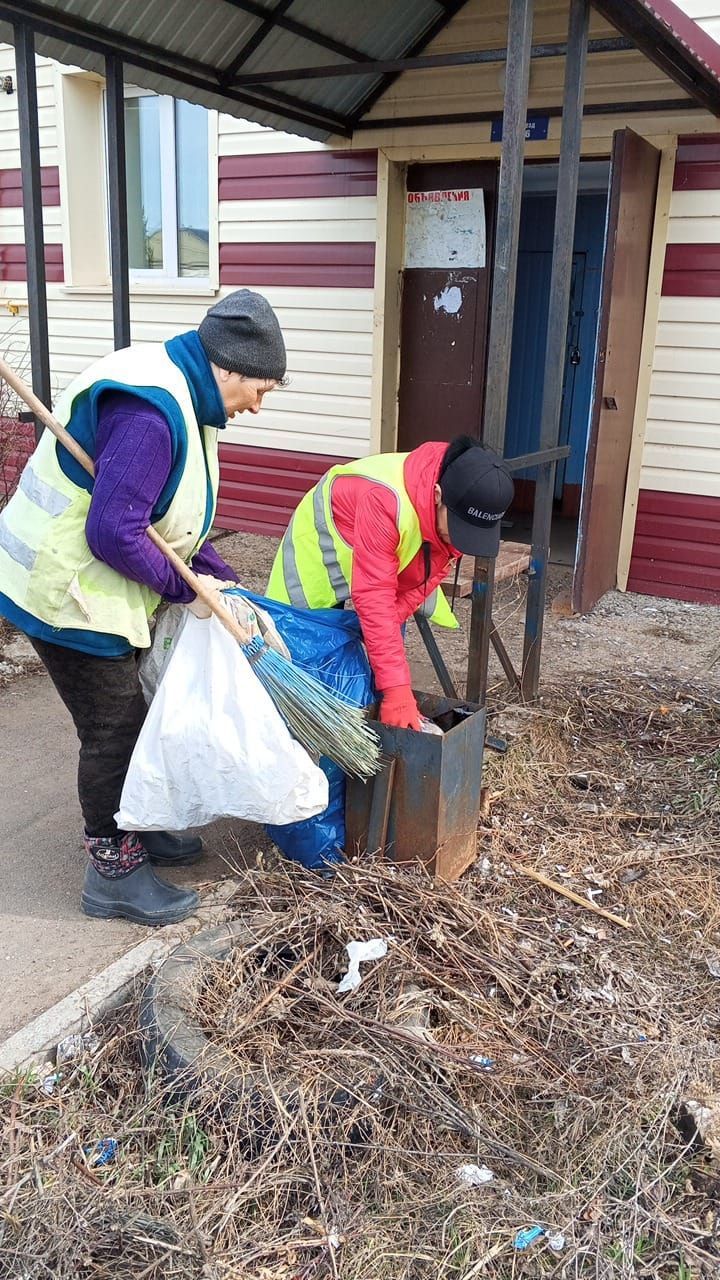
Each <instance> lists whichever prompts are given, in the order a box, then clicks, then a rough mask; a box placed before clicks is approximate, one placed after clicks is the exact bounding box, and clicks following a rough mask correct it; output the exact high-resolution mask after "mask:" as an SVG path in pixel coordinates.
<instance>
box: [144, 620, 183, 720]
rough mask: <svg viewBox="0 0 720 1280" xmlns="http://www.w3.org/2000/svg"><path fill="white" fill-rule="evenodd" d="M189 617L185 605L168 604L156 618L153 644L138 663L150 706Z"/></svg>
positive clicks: (145, 695) (145, 696)
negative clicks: (174, 646)
mask: <svg viewBox="0 0 720 1280" xmlns="http://www.w3.org/2000/svg"><path fill="white" fill-rule="evenodd" d="M187 616H188V610H187V609H186V608H185V605H183V604H168V605H165V606H164V607H163V608H162V609H159V610H158V612H157V614H156V616H155V627H154V629H153V634H152V644H151V645H150V648H149V649H146V650H145V652H144V653H143V654H142V656H141V658H140V661H139V663H138V677H139V679H140V685H141V688H142V691H143V696H144V698H145V701H146V702H147V704H148V706H149V705H150V703H151V702H152V700H153V698H154V697H155V694H156V693H157V691H158V685H159V684H160V681H161V680H162V678H163V672H164V671H165V668H166V666H167V664H168V662H169V660H170V654H171V653H172V650H173V645H174V644H175V641H176V640H177V638H178V636H179V635H180V630H181V628H182V626H183V624H184V622H185V619H186V618H187Z"/></svg>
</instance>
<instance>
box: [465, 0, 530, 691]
mask: <svg viewBox="0 0 720 1280" xmlns="http://www.w3.org/2000/svg"><path fill="white" fill-rule="evenodd" d="M532 26H533V0H510V12H509V15H508V38H507V55H506V62H505V96H504V102H503V140H502V150H501V154H500V178H499V183H498V199H497V218H496V226H495V255H494V262H493V281H492V309H491V313H490V333H489V337H488V364H487V368H488V373H487V385H486V389H485V412H484V416H483V429H482V438H483V442H484V443H485V444H486V445H487V446H488V447H489V448H491V449H495V450H496V452H497V453H500V454H502V452H503V450H504V447H505V419H506V417H507V399H508V384H509V379H510V349H511V345H512V329H513V314H514V310H515V279H516V275H517V253H518V239H519V235H520V204H521V201H522V175H523V161H524V157H525V124H526V119H527V101H528V84H529V79H530V58H531V49H532ZM494 589H495V561H494V560H492V559H488V558H487V557H483V558H478V559H476V560H475V568H474V571H473V587H472V609H471V616H470V651H469V654H468V669H467V696H468V698H469V699H470V701H472V702H478V703H480V704H481V705H482V706H484V705H485V698H486V692H487V673H488V661H489V657H490V644H491V637H492V633H493V625H492V606H493V595H494Z"/></svg>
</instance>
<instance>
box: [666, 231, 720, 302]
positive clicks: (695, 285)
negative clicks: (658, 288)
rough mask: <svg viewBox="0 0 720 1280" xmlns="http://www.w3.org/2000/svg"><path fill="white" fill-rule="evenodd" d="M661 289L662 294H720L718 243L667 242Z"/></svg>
mask: <svg viewBox="0 0 720 1280" xmlns="http://www.w3.org/2000/svg"><path fill="white" fill-rule="evenodd" d="M662 292H663V294H664V295H665V296H666V297H676V298H677V297H683V298H718V297H720V244H669V245H668V247H667V249H666V250H665V270H664V272H663V283H662Z"/></svg>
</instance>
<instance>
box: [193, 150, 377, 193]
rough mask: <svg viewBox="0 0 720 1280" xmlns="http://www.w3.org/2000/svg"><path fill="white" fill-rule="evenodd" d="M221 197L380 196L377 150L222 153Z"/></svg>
mask: <svg viewBox="0 0 720 1280" xmlns="http://www.w3.org/2000/svg"><path fill="white" fill-rule="evenodd" d="M218 170H219V187H218V192H219V197H220V199H221V200H289V199H292V198H301V199H302V198H307V197H318V196H374V195H375V193H376V191H377V152H376V151H291V152H287V153H281V154H279V155H263V156H221V157H220V160H219V165H218Z"/></svg>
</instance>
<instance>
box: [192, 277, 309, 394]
mask: <svg viewBox="0 0 720 1280" xmlns="http://www.w3.org/2000/svg"><path fill="white" fill-rule="evenodd" d="M198 335H199V337H200V341H201V342H202V344H203V347H204V348H205V354H206V356H207V358H208V360H212V361H213V363H214V364H216V365H219V367H220V368H221V369H229V370H230V371H231V372H232V373H244V374H245V377H246V378H271V379H272V380H273V381H274V382H280V381H281V379H282V378H284V377H285V370H286V368H287V356H286V354H285V343H284V341H283V336H282V333H281V332H280V325H279V324H278V318H277V316H276V315H275V312H274V311H273V309H272V307H271V306H270V303H269V302H268V300H267V298H263V296H262V294H260V293H253V292H252V290H250V289H236V291H235V293H229V294H228V296H227V297H226V298H223V299H222V300H221V301H220V302H216V303H215V306H214V307H211V308H210V310H209V311H208V313H207V315H206V316H205V319H204V320H202V321H201V322H200V326H199V328H198Z"/></svg>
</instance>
